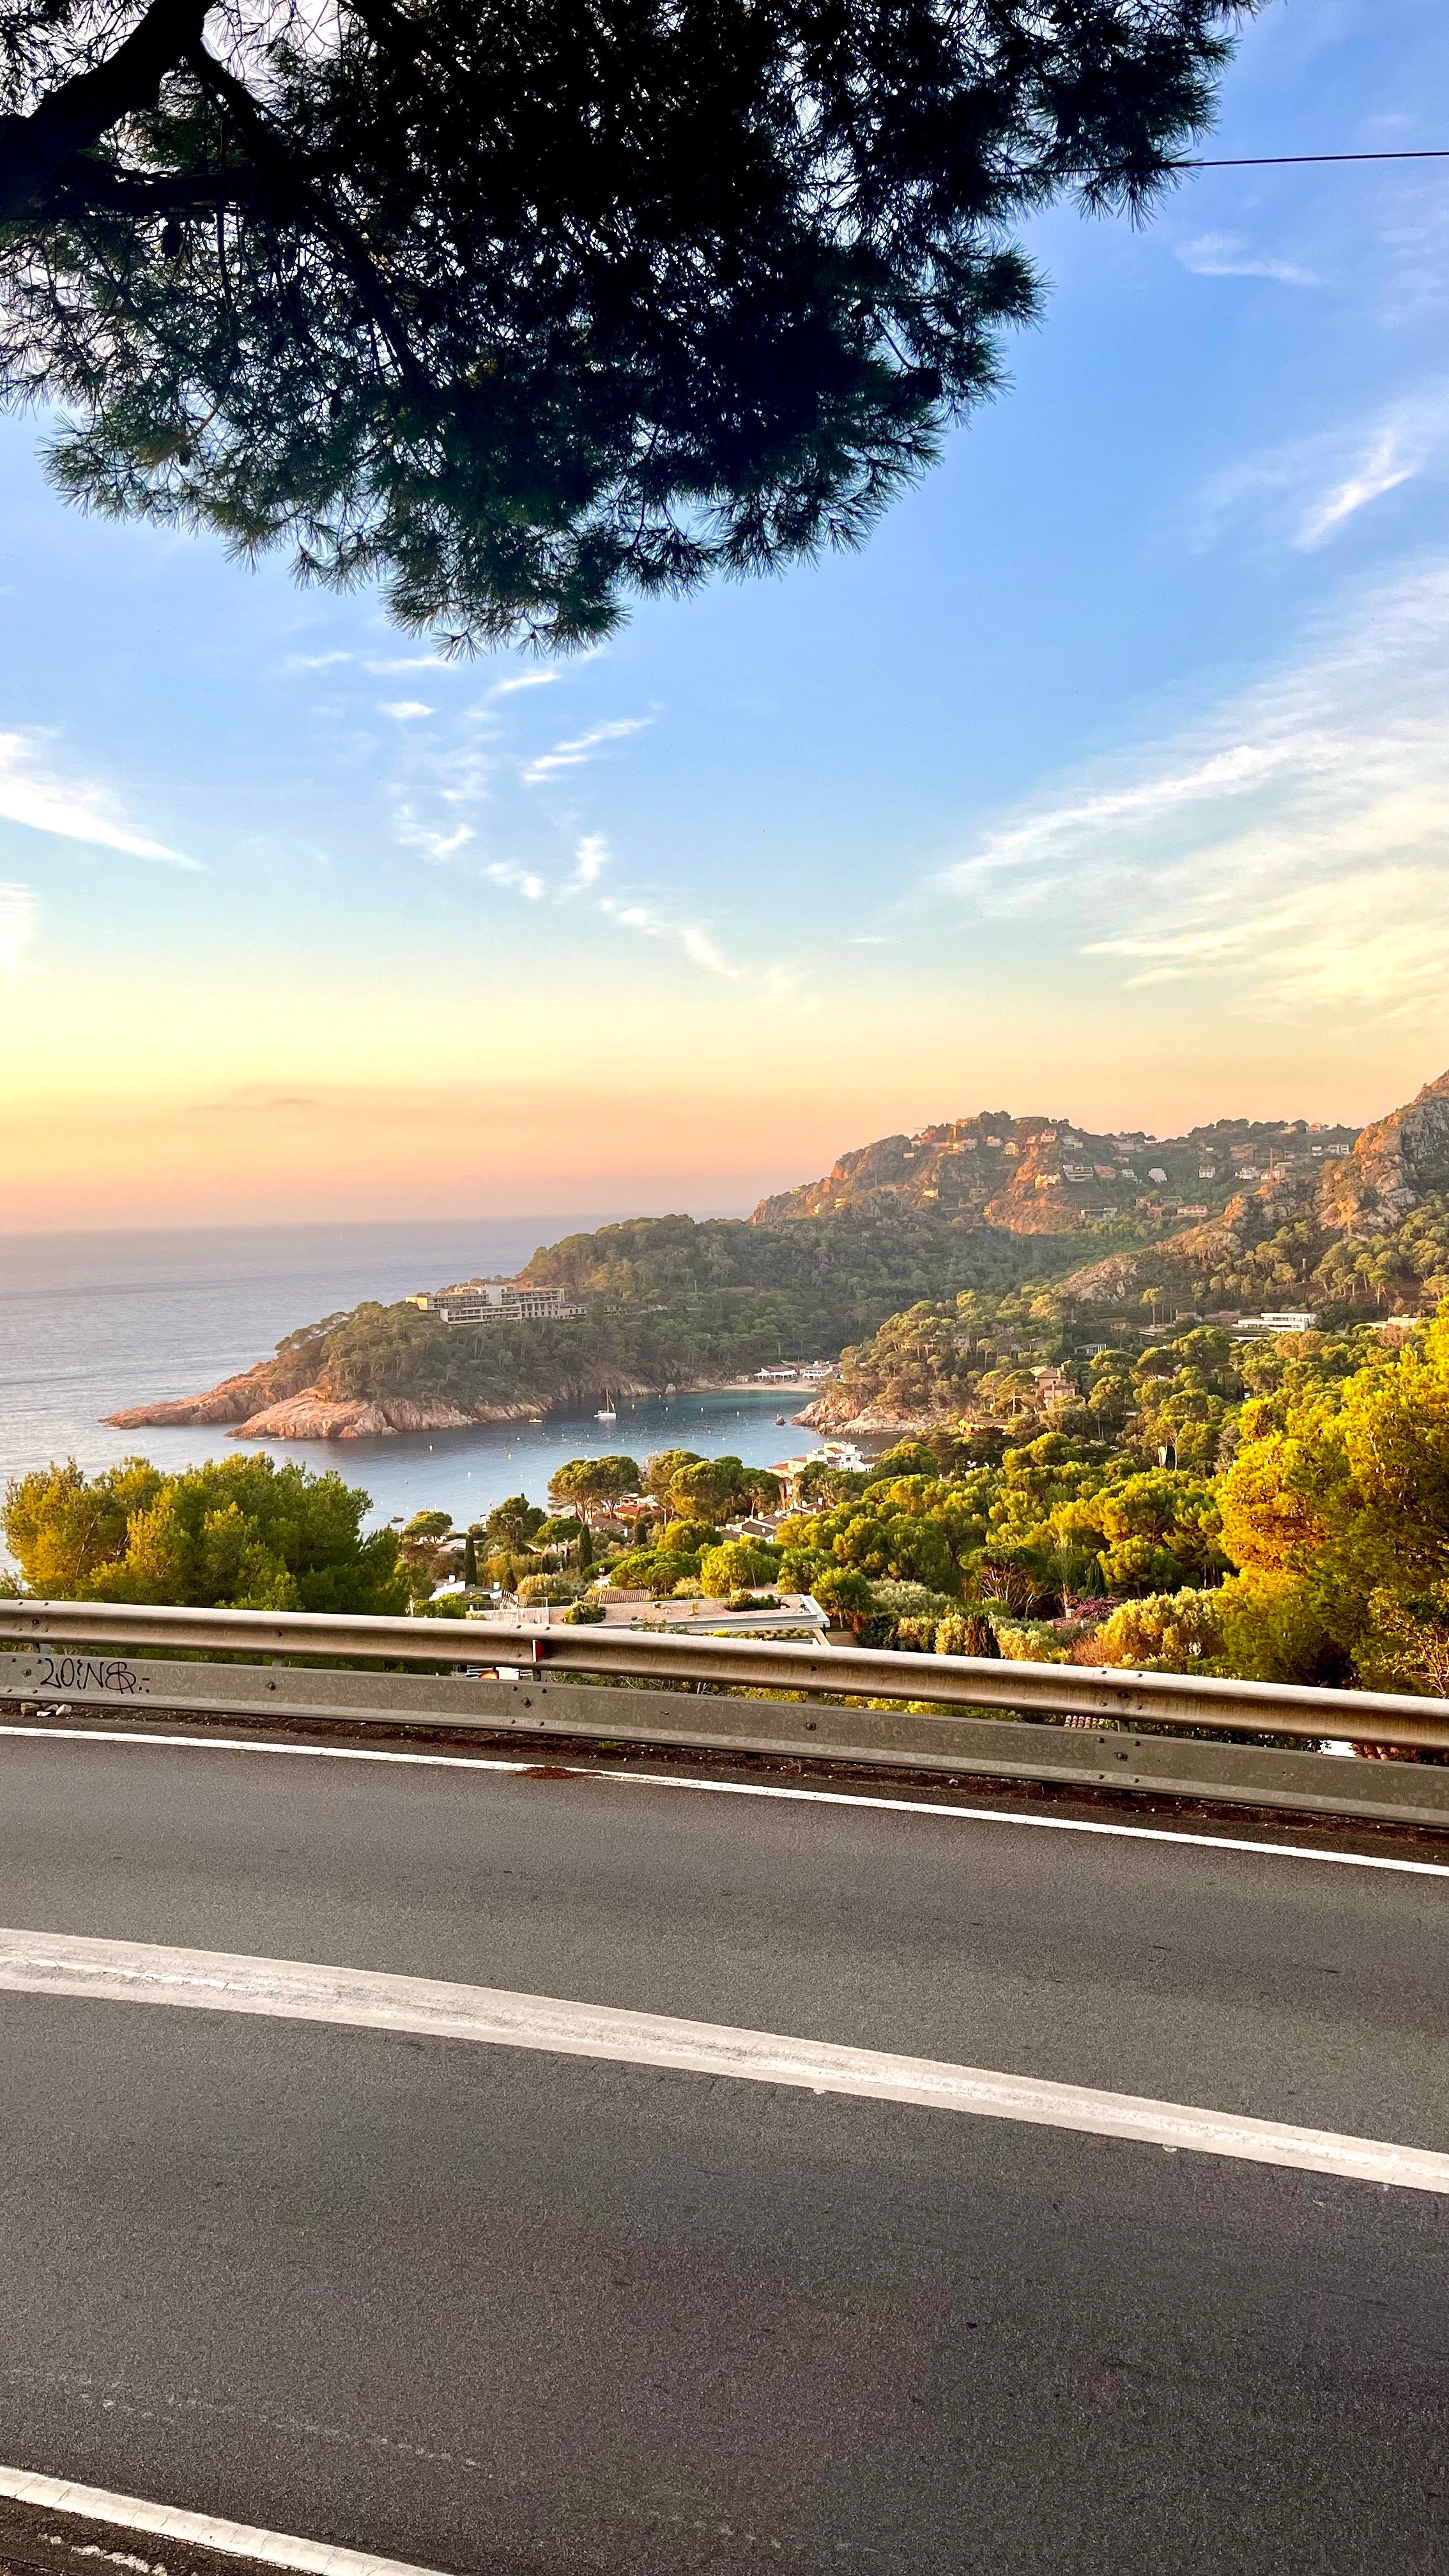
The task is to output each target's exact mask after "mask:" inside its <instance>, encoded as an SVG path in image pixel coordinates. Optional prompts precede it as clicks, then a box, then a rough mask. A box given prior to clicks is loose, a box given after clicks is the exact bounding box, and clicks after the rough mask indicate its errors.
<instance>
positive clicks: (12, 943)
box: [0, 885, 39, 974]
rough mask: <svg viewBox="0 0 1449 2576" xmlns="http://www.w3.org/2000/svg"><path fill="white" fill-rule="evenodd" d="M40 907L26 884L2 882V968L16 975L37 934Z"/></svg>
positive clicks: (0, 963) (0, 904)
mask: <svg viewBox="0 0 1449 2576" xmlns="http://www.w3.org/2000/svg"><path fill="white" fill-rule="evenodd" d="M38 919H39V906H38V905H37V903H36V900H35V896H34V893H33V891H32V889H31V888H30V887H29V886H25V885H0V969H3V970H4V971H5V972H6V973H8V974H13V973H14V971H15V969H16V967H17V966H18V965H19V963H20V960H21V958H22V956H23V955H24V953H25V951H26V949H27V948H28V947H29V946H30V943H31V941H32V939H33V938H34V937H35V926H36V923H37V921H38Z"/></svg>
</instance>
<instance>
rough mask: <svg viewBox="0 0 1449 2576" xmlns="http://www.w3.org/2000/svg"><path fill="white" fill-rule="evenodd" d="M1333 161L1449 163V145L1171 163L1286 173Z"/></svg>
mask: <svg viewBox="0 0 1449 2576" xmlns="http://www.w3.org/2000/svg"><path fill="white" fill-rule="evenodd" d="M1330 161H1449V146H1446V147H1444V148H1442V149H1440V150H1437V151H1433V152H1262V153H1255V154H1253V155H1251V156H1249V157H1246V158H1244V159H1243V160H1241V161H1169V162H1167V163H1166V165H1165V166H1166V168H1167V169H1169V170H1283V169H1302V168H1303V167H1304V165H1305V164H1312V165H1313V167H1315V168H1321V167H1322V166H1323V165H1324V164H1325V163H1327V162H1330Z"/></svg>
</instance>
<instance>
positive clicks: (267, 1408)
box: [105, 1369, 714, 1440]
mask: <svg viewBox="0 0 1449 2576" xmlns="http://www.w3.org/2000/svg"><path fill="white" fill-rule="evenodd" d="M690 1383H691V1385H699V1386H706V1385H711V1384H713V1383H714V1381H713V1380H711V1379H704V1378H700V1379H695V1380H691V1381H690ZM609 1386H610V1390H611V1392H613V1393H615V1394H618V1395H636V1396H648V1395H656V1394H658V1393H659V1392H660V1390H659V1389H658V1388H657V1387H649V1386H638V1385H634V1384H632V1383H630V1382H629V1381H628V1380H627V1379H625V1380H622V1381H621V1380H619V1379H617V1378H611V1379H610V1381H609ZM676 1391H677V1390H675V1389H674V1388H669V1389H667V1390H665V1392H668V1393H671V1394H672V1393H674V1392H676ZM601 1392H602V1390H601V1389H599V1388H595V1389H593V1390H592V1392H588V1391H586V1400H588V1401H590V1402H591V1401H592V1400H593V1396H594V1395H597V1394H599V1393H601ZM266 1395H267V1389H266V1385H265V1380H264V1377H263V1375H262V1373H261V1372H259V1371H257V1370H255V1369H248V1370H246V1371H245V1372H244V1373H243V1375H242V1376H240V1377H228V1378H223V1379H222V1381H221V1383H220V1385H219V1386H212V1387H208V1388H207V1389H206V1390H205V1392H204V1393H203V1394H201V1395H182V1396H176V1397H174V1398H172V1399H170V1400H167V1401H163V1402H161V1403H157V1404H133V1405H128V1406H127V1407H126V1408H125V1410H124V1411H123V1412H120V1413H108V1414H107V1415H106V1417H105V1418H106V1421H107V1422H108V1423H109V1424H110V1425H111V1427H112V1429H113V1430H117V1431H152V1430H164V1431H173V1430H192V1429H197V1428H204V1427H207V1426H210V1425H212V1424H215V1425H216V1426H217V1428H218V1429H220V1428H223V1427H224V1428H225V1429H226V1431H227V1433H228V1435H229V1437H230V1438H231V1439H233V1440H386V1439H389V1438H391V1437H394V1436H395V1435H396V1434H398V1433H400V1432H405V1431H468V1430H472V1429H474V1428H475V1427H477V1426H478V1425H480V1424H488V1423H500V1422H542V1421H543V1420H544V1419H545V1417H546V1416H547V1414H548V1412H549V1411H550V1407H549V1406H548V1405H546V1404H539V1403H535V1402H519V1403H516V1404H473V1405H458V1404H420V1403H417V1402H416V1401H415V1400H414V1399H413V1398H412V1397H410V1396H401V1395H398V1396H369V1397H363V1396H347V1395H329V1394H327V1393H326V1391H325V1390H324V1389H323V1388H322V1387H320V1386H304V1387H299V1388H298V1389H297V1390H296V1392H295V1393H294V1394H292V1395H284V1396H281V1397H277V1398H273V1399H272V1400H271V1401H270V1402H269V1401H266V1400H265V1399H266ZM259 1399H261V1400H260V1401H259Z"/></svg>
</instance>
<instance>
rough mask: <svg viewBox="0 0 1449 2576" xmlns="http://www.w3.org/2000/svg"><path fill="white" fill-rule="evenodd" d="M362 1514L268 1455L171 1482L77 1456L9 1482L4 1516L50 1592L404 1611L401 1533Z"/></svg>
mask: <svg viewBox="0 0 1449 2576" xmlns="http://www.w3.org/2000/svg"><path fill="white" fill-rule="evenodd" d="M367 1509H368V1497H367V1495H366V1494H364V1493H362V1492H360V1491H359V1490H358V1489H357V1488H356V1487H355V1486H348V1485H344V1483H343V1481H342V1479H341V1477H340V1476H337V1475H323V1476H315V1475H312V1474H311V1473H309V1471H308V1470H307V1469H306V1468H305V1467H296V1466H290V1465H288V1466H284V1467H278V1466H276V1465H274V1464H273V1461H272V1460H271V1459H270V1458H268V1457H265V1456H262V1457H235V1458H222V1459H214V1460H210V1461H208V1463H207V1464H206V1465H205V1466H202V1467H189V1468H187V1469H186V1471H185V1472H184V1474H181V1475H174V1476H168V1475H165V1474H163V1472H162V1470H161V1469H160V1468H159V1467H153V1466H152V1465H151V1463H150V1461H149V1460H148V1459H145V1458H128V1459H126V1460H125V1462H124V1463H123V1464H122V1465H121V1466H119V1467H107V1468H104V1469H103V1470H102V1472H101V1473H100V1474H99V1475H97V1476H86V1475H84V1474H83V1473H82V1472H81V1470H80V1468H79V1467H78V1466H77V1465H76V1463H75V1460H74V1459H71V1460H70V1461H69V1462H68V1463H67V1464H65V1465H60V1466H56V1465H52V1466H49V1467H38V1468H36V1469H35V1470H34V1472H33V1473H32V1474H30V1475H28V1476H22V1477H20V1478H18V1479H17V1480H16V1481H15V1482H14V1483H13V1484H11V1486H10V1487H9V1489H8V1491H7V1493H6V1496H5V1502H4V1509H3V1514H0V1524H3V1528H4V1532H5V1541H6V1545H7V1546H8V1547H9V1549H10V1550H11V1553H12V1554H13V1556H14V1557H15V1560H16V1562H17V1564H18V1565H19V1567H20V1570H21V1573H22V1574H23V1576H24V1578H25V1582H26V1584H27V1586H28V1588H29V1589H30V1591H31V1592H33V1593H35V1594H37V1595H39V1597H40V1598H41V1599H43V1600H48V1601H171V1602H179V1603H181V1604H183V1605H189V1606H191V1607H193V1608H197V1609H212V1608H216V1607H223V1608H228V1609H236V1610H354V1611H373V1612H380V1613H385V1612H396V1611H399V1610H402V1609H403V1608H404V1607H405V1606H406V1602H407V1584H406V1581H405V1579H404V1578H403V1577H402V1576H400V1574H399V1571H398V1541H397V1535H396V1533H395V1531H393V1530H390V1529H383V1530H374V1531H373V1532H372V1533H371V1535H370V1536H368V1537H366V1538H364V1537H363V1536H362V1534H361V1533H362V1517H363V1514H364V1513H365V1512H366V1510H367ZM434 1517H439V1516H437V1515H435V1516H434ZM440 1517H441V1518H442V1519H443V1521H444V1523H445V1524H446V1522H447V1514H446V1513H444V1514H442V1515H441V1516H440Z"/></svg>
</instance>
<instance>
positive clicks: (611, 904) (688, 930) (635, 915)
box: [597, 895, 819, 1010]
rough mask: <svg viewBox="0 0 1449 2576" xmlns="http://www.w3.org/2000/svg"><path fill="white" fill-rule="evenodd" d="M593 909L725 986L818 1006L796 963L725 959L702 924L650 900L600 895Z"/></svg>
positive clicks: (617, 927) (714, 938)
mask: <svg viewBox="0 0 1449 2576" xmlns="http://www.w3.org/2000/svg"><path fill="white" fill-rule="evenodd" d="M597 908H598V910H599V911H600V912H601V913H602V914H603V915H604V918H605V919H606V920H607V921H611V922H612V923H613V924H614V926H615V928H616V929H618V930H633V931H637V932H639V933H640V934H641V935H642V937H644V938H645V939H658V940H662V941H664V942H665V944H666V945H667V946H669V947H671V948H677V949H678V950H679V952H680V954H681V955H682V956H684V957H687V958H688V960H689V962H690V964H691V965H692V966H698V967H699V968H700V969H701V971H702V972H703V973H704V974H706V975H716V976H719V977H721V978H722V979H723V980H724V981H725V982H726V983H729V984H739V985H745V986H752V987H753V988H754V990H755V991H756V992H757V993H760V994H763V995H765V996H766V997H767V998H768V999H769V1000H771V1001H780V1002H783V1001H792V1002H797V1003H799V1004H801V1006H802V1007H803V1008H805V1009H807V1010H815V1009H818V1008H819V1003H818V1001H817V1000H816V998H815V996H814V995H812V994H811V993H810V992H809V990H808V988H807V985H806V980H805V977H804V975H803V974H802V973H801V971H800V969H799V968H798V967H795V966H787V965H784V964H782V963H780V962H779V961H778V960H776V959H770V960H769V961H768V962H767V963H766V964H764V965H755V964H753V963H748V962H741V961H740V960H738V959H736V958H732V957H729V956H727V955H726V953H725V951H724V950H723V949H722V948H721V946H720V944H719V941H718V940H717V939H716V937H715V935H714V933H713V931H712V930H711V929H710V928H709V927H708V925H707V924H706V923H705V922H702V921H679V920H676V919H674V918H673V917H672V916H671V915H670V914H668V913H664V912H660V911H658V910H657V909H656V907H655V906H654V905H653V904H648V903H626V902H620V901H618V900H617V899H616V898H615V897H613V896H612V895H600V897H599V900H598V906H597Z"/></svg>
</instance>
